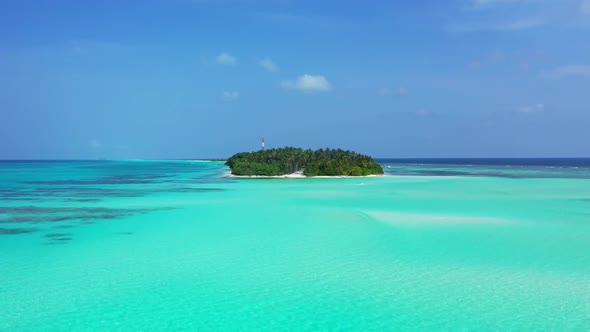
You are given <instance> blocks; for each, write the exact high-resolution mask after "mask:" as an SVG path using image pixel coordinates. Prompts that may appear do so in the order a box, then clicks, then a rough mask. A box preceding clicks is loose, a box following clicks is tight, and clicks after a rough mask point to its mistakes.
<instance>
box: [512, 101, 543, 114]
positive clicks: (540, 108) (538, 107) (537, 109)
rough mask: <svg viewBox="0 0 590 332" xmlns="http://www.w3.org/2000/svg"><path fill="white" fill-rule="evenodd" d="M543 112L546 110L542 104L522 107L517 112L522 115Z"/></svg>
mask: <svg viewBox="0 0 590 332" xmlns="http://www.w3.org/2000/svg"><path fill="white" fill-rule="evenodd" d="M543 110H545V105H544V104H540V103H539V104H534V105H527V106H521V107H518V108H517V109H516V111H517V112H520V113H537V112H542V111H543Z"/></svg>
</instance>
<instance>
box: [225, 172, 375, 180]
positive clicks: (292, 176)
mask: <svg viewBox="0 0 590 332" xmlns="http://www.w3.org/2000/svg"><path fill="white" fill-rule="evenodd" d="M381 176H385V174H371V175H363V176H350V175H333V176H327V175H320V176H305V175H303V173H302V172H301V173H300V172H295V173H291V174H285V175H234V174H231V173H227V174H226V175H225V176H224V177H225V178H233V179H355V178H369V177H381Z"/></svg>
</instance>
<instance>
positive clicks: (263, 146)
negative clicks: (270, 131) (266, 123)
mask: <svg viewBox="0 0 590 332" xmlns="http://www.w3.org/2000/svg"><path fill="white" fill-rule="evenodd" d="M262 151H264V137H263V138H262Z"/></svg>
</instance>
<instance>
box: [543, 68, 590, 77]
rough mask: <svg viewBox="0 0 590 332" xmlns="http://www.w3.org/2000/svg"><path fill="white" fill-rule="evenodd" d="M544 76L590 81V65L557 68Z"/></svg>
mask: <svg viewBox="0 0 590 332" xmlns="http://www.w3.org/2000/svg"><path fill="white" fill-rule="evenodd" d="M542 76H544V77H548V78H567V77H578V78H589V79H590V65H569V66H561V67H557V68H555V69H553V70H551V71H549V72H547V73H545V74H543V75H542Z"/></svg>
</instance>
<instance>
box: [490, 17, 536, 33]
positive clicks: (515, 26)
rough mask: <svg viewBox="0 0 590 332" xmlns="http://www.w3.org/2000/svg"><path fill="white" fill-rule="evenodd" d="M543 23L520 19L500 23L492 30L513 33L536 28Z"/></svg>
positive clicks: (533, 19)
mask: <svg viewBox="0 0 590 332" xmlns="http://www.w3.org/2000/svg"><path fill="white" fill-rule="evenodd" d="M544 24H545V22H544V21H543V20H541V19H538V18H529V19H521V20H517V21H512V22H506V23H501V24H498V25H496V26H494V27H493V28H492V30H498V31H515V30H525V29H531V28H536V27H538V26H541V25H544Z"/></svg>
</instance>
